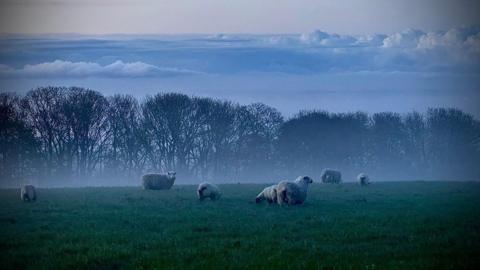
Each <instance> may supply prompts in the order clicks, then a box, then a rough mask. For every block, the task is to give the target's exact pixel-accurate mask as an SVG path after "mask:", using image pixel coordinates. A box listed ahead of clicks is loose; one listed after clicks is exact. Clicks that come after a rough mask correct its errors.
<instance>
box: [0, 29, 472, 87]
mask: <svg viewBox="0 0 480 270" xmlns="http://www.w3.org/2000/svg"><path fill="white" fill-rule="evenodd" d="M0 51H2V52H3V54H2V55H3V56H4V57H2V58H3V59H0V64H3V65H0V76H2V77H5V76H25V77H80V78H81V77H112V78H116V77H127V78H134V77H170V76H180V75H189V74H215V75H228V76H237V75H239V74H247V73H248V74H259V73H280V74H306V75H308V74H325V73H342V72H427V73H428V72H449V73H456V74H460V73H470V74H472V73H473V74H474V73H478V72H479V71H480V27H479V26H473V27H460V28H453V29H448V30H445V31H430V32H429V31H421V30H415V29H406V30H404V31H401V32H398V33H393V34H389V35H385V34H371V35H359V36H352V35H339V34H334V33H328V32H325V31H322V30H316V31H313V32H310V33H305V34H284V35H278V34H277V35H250V34H219V35H213V36H212V35H174V36H171V35H170V36H169V35H166V36H161V35H159V36H122V37H112V36H93V37H84V36H81V37H76V38H75V37H71V38H65V37H61V38H58V37H57V38H56V39H55V38H54V37H49V38H43V39H40V38H38V37H37V38H32V37H30V38H28V37H26V38H11V39H8V38H5V39H4V40H3V41H2V42H1V43H0ZM72 57H75V58H76V59H82V61H81V62H73V61H66V60H65V59H71V58H72ZM45 59H48V61H47V62H45ZM54 59H63V60H55V61H53V60H54ZM118 59H121V61H120V60H118ZM7 61H8V62H7ZM172 67H173V68H172Z"/></svg>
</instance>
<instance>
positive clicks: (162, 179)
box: [142, 172, 176, 190]
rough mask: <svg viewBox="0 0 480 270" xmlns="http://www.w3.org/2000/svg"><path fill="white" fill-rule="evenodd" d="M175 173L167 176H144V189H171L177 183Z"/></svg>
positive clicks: (169, 173) (152, 174) (154, 174)
mask: <svg viewBox="0 0 480 270" xmlns="http://www.w3.org/2000/svg"><path fill="white" fill-rule="evenodd" d="M175 175H176V173H175V172H168V173H167V174H166V175H165V174H156V173H151V174H145V175H144V176H142V186H143V189H155V190H160V189H170V188H171V187H172V186H173V183H174V182H175Z"/></svg>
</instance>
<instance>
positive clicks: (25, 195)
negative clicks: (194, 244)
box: [20, 185, 37, 202]
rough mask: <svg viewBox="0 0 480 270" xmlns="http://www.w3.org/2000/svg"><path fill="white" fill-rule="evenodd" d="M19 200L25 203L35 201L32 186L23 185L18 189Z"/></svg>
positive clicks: (35, 195)
mask: <svg viewBox="0 0 480 270" xmlns="http://www.w3.org/2000/svg"><path fill="white" fill-rule="evenodd" d="M20 198H21V199H22V200H23V201H25V202H30V201H35V200H37V192H36V191H35V187H34V186H32V185H25V186H23V187H22V188H21V189H20Z"/></svg>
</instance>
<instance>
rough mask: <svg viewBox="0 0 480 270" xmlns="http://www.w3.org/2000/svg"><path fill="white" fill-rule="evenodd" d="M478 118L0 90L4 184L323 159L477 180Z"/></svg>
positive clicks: (264, 175)
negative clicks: (286, 112)
mask: <svg viewBox="0 0 480 270" xmlns="http://www.w3.org/2000/svg"><path fill="white" fill-rule="evenodd" d="M478 164H480V122H479V121H478V120H476V119H475V118H474V117H473V116H472V115H469V114H467V113H464V112H462V111H461V110H458V109H453V108H431V109H429V110H428V111H427V112H425V113H418V112H411V113H407V114H399V113H393V112H382V113H375V114H372V115H369V114H366V113H363V112H354V113H329V112H326V111H301V112H299V113H298V114H296V115H295V116H293V117H291V118H289V119H287V120H285V119H284V118H283V117H282V115H281V113H280V112H279V111H278V110H277V109H275V108H272V107H269V106H267V105H265V104H262V103H253V104H250V105H239V104H236V103H232V102H229V101H224V100H217V99H212V98H200V97H190V96H187V95H184V94H178V93H159V94H156V95H154V96H148V97H146V98H144V99H143V100H142V101H141V102H139V101H138V100H137V99H136V98H134V97H132V96H129V95H113V96H104V95H102V94H101V93H99V92H97V91H94V90H90V89H85V88H79V87H70V88H66V87H40V88H36V89H33V90H31V91H29V92H28V93H27V94H26V95H24V96H18V95H16V94H13V93H2V94H0V180H1V183H0V184H2V185H12V186H13V185H16V184H18V183H23V182H26V181H36V182H37V183H39V184H40V185H85V184H95V183H100V182H101V181H106V180H109V181H111V182H107V183H110V184H137V182H138V178H139V176H140V175H141V174H143V173H146V172H165V171H168V170H175V171H177V176H178V178H179V181H180V182H182V181H184V182H190V183H195V182H198V181H200V180H210V181H216V182H274V181H277V180H279V178H282V177H283V178H291V177H295V176H298V175H299V174H307V175H310V176H312V178H313V179H316V178H317V179H318V177H319V175H320V173H321V170H322V169H323V168H327V167H329V168H335V169H339V170H341V171H342V172H343V174H344V178H345V179H346V180H349V179H352V180H353V177H354V175H356V174H357V173H359V172H366V173H368V174H370V175H371V176H372V177H374V178H377V179H379V180H403V179H418V180H422V179H449V180H476V179H478V178H479V176H480V168H479V167H480V166H478Z"/></svg>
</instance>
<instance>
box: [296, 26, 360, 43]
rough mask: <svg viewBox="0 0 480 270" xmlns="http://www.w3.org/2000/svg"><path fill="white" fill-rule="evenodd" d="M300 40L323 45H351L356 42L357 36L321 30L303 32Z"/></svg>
mask: <svg viewBox="0 0 480 270" xmlns="http://www.w3.org/2000/svg"><path fill="white" fill-rule="evenodd" d="M300 40H301V41H302V42H303V43H306V44H311V45H321V46H349V45H353V44H354V43H355V42H356V38H354V37H352V36H341V35H338V34H329V33H327V32H323V31H320V30H316V31H313V32H311V33H307V34H302V35H301V36H300Z"/></svg>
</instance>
